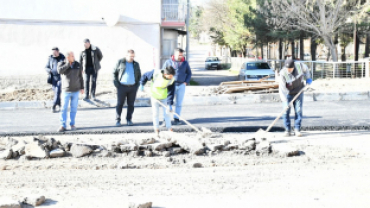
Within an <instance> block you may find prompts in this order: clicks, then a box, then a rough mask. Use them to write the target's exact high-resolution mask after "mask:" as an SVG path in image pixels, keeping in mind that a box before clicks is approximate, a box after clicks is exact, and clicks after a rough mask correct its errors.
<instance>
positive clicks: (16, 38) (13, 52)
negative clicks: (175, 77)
mask: <svg viewBox="0 0 370 208" xmlns="http://www.w3.org/2000/svg"><path fill="white" fill-rule="evenodd" d="M185 12H186V6H185V5H183V4H181V3H179V1H178V0H134V1H123V0H104V1H102V0H64V1H50V0H49V1H48V0H2V1H1V7H0V31H1V32H0V57H1V62H0V68H1V70H0V75H19V74H22V75H27V74H30V75H31V74H43V73H44V71H43V67H44V66H45V64H46V60H47V59H46V58H47V56H48V55H50V53H51V48H52V47H53V46H58V47H59V49H60V51H61V52H62V53H65V52H66V50H72V51H74V52H75V55H76V56H78V55H79V54H80V52H81V51H82V50H83V40H84V39H85V38H89V39H90V41H91V43H92V44H93V45H97V46H99V48H100V49H101V50H102V52H103V55H104V58H103V60H102V63H101V64H102V70H101V73H103V74H104V73H111V70H112V68H113V66H114V64H115V63H116V61H117V60H118V59H119V58H122V57H124V56H125V54H126V51H127V50H128V49H134V50H135V52H136V60H138V61H139V62H140V64H141V68H142V70H143V71H144V72H145V71H147V70H151V69H153V68H159V67H160V66H161V65H162V63H163V60H165V59H167V58H169V57H170V55H171V54H172V51H173V49H174V48H176V47H183V48H184V46H185V41H184V39H185V38H184V37H185V36H186V32H185V31H184V29H185V16H186V14H185Z"/></svg>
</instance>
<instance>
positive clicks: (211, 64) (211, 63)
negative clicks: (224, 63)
mask: <svg viewBox="0 0 370 208" xmlns="http://www.w3.org/2000/svg"><path fill="white" fill-rule="evenodd" d="M205 69H206V70H209V69H216V70H217V69H222V67H221V61H220V59H219V58H218V57H207V58H206V61H205Z"/></svg>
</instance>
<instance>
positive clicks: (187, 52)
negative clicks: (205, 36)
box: [186, 0, 190, 61]
mask: <svg viewBox="0 0 370 208" xmlns="http://www.w3.org/2000/svg"><path fill="white" fill-rule="evenodd" d="M186 10H187V11H186V60H187V61H189V45H190V43H189V35H190V33H189V25H190V22H189V19H190V0H188V3H187V7H186Z"/></svg>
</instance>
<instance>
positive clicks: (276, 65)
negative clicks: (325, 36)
mask: <svg viewBox="0 0 370 208" xmlns="http://www.w3.org/2000/svg"><path fill="white" fill-rule="evenodd" d="M220 58H221V59H222V62H223V63H224V66H226V65H227V64H229V65H230V68H232V69H234V70H239V69H241V68H242V65H243V63H245V62H248V61H256V60H254V59H248V58H230V57H220ZM261 61H266V62H268V64H269V65H270V67H271V68H272V69H274V70H275V71H276V72H279V71H280V70H281V69H282V67H283V65H284V60H261ZM300 62H302V63H304V64H306V65H307V66H308V67H309V68H310V69H311V72H312V77H313V78H314V79H317V78H322V79H325V78H369V77H370V69H369V68H370V67H369V62H370V59H369V58H365V59H363V60H361V61H347V62H327V61H300Z"/></svg>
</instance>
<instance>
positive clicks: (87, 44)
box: [84, 38, 91, 49]
mask: <svg viewBox="0 0 370 208" xmlns="http://www.w3.org/2000/svg"><path fill="white" fill-rule="evenodd" d="M90 45H91V44H90V40H89V39H87V38H86V39H85V40H84V46H85V49H89V48H90Z"/></svg>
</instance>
